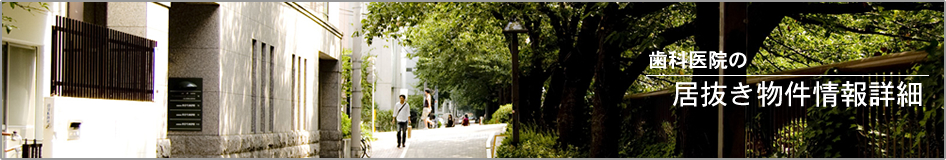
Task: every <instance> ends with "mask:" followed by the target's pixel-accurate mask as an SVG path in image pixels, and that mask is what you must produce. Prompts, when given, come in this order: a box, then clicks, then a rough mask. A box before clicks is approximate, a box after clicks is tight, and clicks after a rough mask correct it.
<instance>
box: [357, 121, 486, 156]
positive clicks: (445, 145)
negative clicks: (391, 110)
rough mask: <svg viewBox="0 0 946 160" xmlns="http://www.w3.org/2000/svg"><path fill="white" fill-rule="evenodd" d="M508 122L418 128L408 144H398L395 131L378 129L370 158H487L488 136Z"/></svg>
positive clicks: (408, 140)
mask: <svg viewBox="0 0 946 160" xmlns="http://www.w3.org/2000/svg"><path fill="white" fill-rule="evenodd" d="M504 126H505V124H493V125H470V126H465V127H464V126H458V127H453V128H435V129H419V130H418V129H415V130H413V133H412V134H413V135H412V137H411V138H410V139H407V142H406V143H407V147H405V148H397V142H396V141H397V137H396V136H395V134H396V132H379V133H375V134H374V135H375V137H376V138H378V140H376V141H373V142H371V147H372V148H371V152H370V155H371V158H402V157H401V156H402V155H403V156H404V157H403V158H486V143H485V142H486V140H487V139H488V138H489V137H491V136H492V135H493V134H495V133H496V132H501V131H502V128H503V127H504Z"/></svg>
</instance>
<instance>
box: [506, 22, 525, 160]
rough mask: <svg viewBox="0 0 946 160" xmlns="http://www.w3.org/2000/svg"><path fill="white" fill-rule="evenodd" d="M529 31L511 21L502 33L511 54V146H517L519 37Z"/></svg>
mask: <svg viewBox="0 0 946 160" xmlns="http://www.w3.org/2000/svg"><path fill="white" fill-rule="evenodd" d="M528 31H529V30H527V29H525V28H523V27H522V25H520V24H519V22H518V21H516V20H515V19H513V20H512V21H510V22H509V23H508V24H506V27H504V28H503V33H504V34H506V36H507V37H509V38H508V39H507V40H509V41H510V42H509V52H512V108H513V109H512V145H513V146H516V145H519V112H517V111H519V35H518V33H525V32H528Z"/></svg>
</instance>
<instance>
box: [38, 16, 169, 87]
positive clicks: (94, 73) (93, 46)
mask: <svg viewBox="0 0 946 160" xmlns="http://www.w3.org/2000/svg"><path fill="white" fill-rule="evenodd" d="M52 29H53V33H52V69H51V71H52V74H51V83H52V84H51V85H52V90H51V93H52V94H53V95H59V96H66V97H82V98H100V99H117V100H137V101H151V100H152V98H153V97H154V95H153V91H154V48H155V47H156V46H157V42H155V41H153V40H150V39H146V38H142V37H138V36H134V35H131V34H128V33H123V32H119V31H116V30H112V29H109V28H107V27H104V26H99V25H95V24H91V23H85V22H82V21H79V20H74V19H69V18H66V17H59V16H57V17H56V25H55V26H52Z"/></svg>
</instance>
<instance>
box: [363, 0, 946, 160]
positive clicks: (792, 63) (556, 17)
mask: <svg viewBox="0 0 946 160" xmlns="http://www.w3.org/2000/svg"><path fill="white" fill-rule="evenodd" d="M718 4H719V3H689V2H680V3H643V2H635V3H623V2H607V3H604V2H601V3H573V2H535V3H511V2H462V3H458V2H431V3H400V2H377V3H371V4H370V5H369V7H368V10H369V14H368V18H367V19H364V20H363V21H362V22H363V24H364V26H363V28H362V31H361V32H360V33H357V35H363V36H364V37H365V39H366V40H367V42H368V43H369V44H370V43H371V41H372V40H373V38H374V37H390V38H395V39H400V40H402V42H404V44H405V45H406V46H409V47H411V48H415V49H416V50H415V51H414V53H412V54H410V55H409V57H412V58H418V59H419V61H418V67H417V71H416V72H414V73H415V74H416V75H417V77H419V79H420V80H422V81H425V82H428V83H429V84H431V85H434V86H438V87H440V88H445V89H444V90H446V91H449V92H451V93H453V95H454V96H452V97H454V99H455V100H457V102H458V103H459V104H477V105H480V107H486V108H496V107H498V106H499V105H500V104H503V103H508V102H505V101H508V100H507V99H506V98H505V96H508V94H503V93H502V92H507V91H508V89H509V88H510V87H512V84H511V75H510V70H511V68H510V67H511V62H510V59H511V57H510V54H509V51H508V49H509V47H510V46H509V43H508V42H507V41H508V39H509V37H508V36H519V37H520V38H519V40H520V44H521V46H519V47H520V48H521V49H520V50H521V53H520V55H519V56H520V57H519V59H520V63H521V64H520V68H519V69H520V70H521V73H519V74H520V77H521V79H520V84H519V86H518V87H519V91H520V94H519V98H520V104H519V106H520V109H519V110H517V112H519V113H520V118H521V119H522V120H523V121H524V122H525V123H529V124H532V125H536V126H539V128H544V129H550V130H557V132H556V133H557V134H558V136H559V139H558V144H560V145H562V146H566V145H575V146H587V149H589V150H590V151H591V154H590V156H592V157H614V156H616V153H617V152H616V151H615V148H617V144H616V143H617V142H614V141H613V140H609V139H608V138H607V137H615V136H619V135H616V134H619V131H615V130H616V129H614V128H609V127H608V126H614V125H616V124H615V123H619V122H620V121H621V120H620V119H619V118H618V116H619V115H618V113H619V112H620V111H621V110H623V109H625V105H624V96H625V95H628V94H633V93H643V92H650V91H656V90H663V89H669V88H670V87H672V86H673V83H675V82H680V81H693V80H695V79H691V78H690V77H670V78H667V77H645V76H643V75H644V74H694V73H695V72H694V70H691V69H660V70H655V69H648V68H647V65H648V61H649V59H648V56H647V55H648V54H649V53H651V52H653V51H697V50H704V51H712V50H714V48H707V47H705V46H712V45H711V43H710V42H711V41H705V40H706V39H703V40H700V35H701V34H703V35H707V34H710V35H711V34H716V33H718V23H719V20H718V18H719V15H718V13H719V12H718V11H714V10H711V9H718V8H716V7H718ZM714 5H716V6H714ZM700 6H704V7H700ZM747 6H748V7H747V8H746V10H747V19H746V22H747V23H748V24H747V30H746V33H745V34H746V35H747V36H746V41H747V43H746V45H745V46H746V51H745V52H746V53H745V54H747V55H748V57H749V60H751V64H750V65H749V67H748V68H746V69H745V70H744V72H746V73H748V74H768V73H774V72H779V71H784V70H791V69H798V68H804V67H809V66H816V65H820V64H828V63H835V62H842V61H849V60H855V59H861V58H866V57H871V56H877V55H884V54H889V53H898V52H903V51H911V50H919V49H920V48H923V47H925V46H930V45H937V44H941V43H942V40H943V30H942V27H943V18H942V17H943V10H942V8H943V3H873V2H862V3H846V2H842V3H807V2H806V3H759V2H753V3H748V4H747ZM700 8H703V9H704V10H701V9H700ZM713 14H716V15H713ZM714 16H715V17H714ZM701 17H702V18H701ZM513 20H515V21H519V22H521V23H522V24H523V25H524V26H525V28H527V29H528V30H529V31H528V32H527V33H525V34H517V35H510V34H503V33H502V29H501V28H502V27H503V26H504V25H505V24H506V23H508V22H510V21H513ZM714 26H716V27H714ZM700 46H704V47H702V48H701V47H700ZM755 57H760V58H755ZM587 124H591V125H587ZM687 125H693V124H687ZM694 127H697V128H699V127H704V128H706V127H710V126H694ZM710 129H712V127H710ZM589 130H590V131H591V134H590V135H589V134H587V133H588V132H587V131H589ZM589 141H590V142H591V143H588V142H589ZM686 143H693V141H690V142H686ZM690 146H694V145H690ZM684 150H688V149H684ZM698 152H699V151H693V152H687V153H685V154H690V153H698ZM707 153H709V152H707ZM685 156H689V157H702V156H705V155H694V154H690V155H685Z"/></svg>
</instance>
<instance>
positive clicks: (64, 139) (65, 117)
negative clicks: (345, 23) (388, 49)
mask: <svg viewBox="0 0 946 160" xmlns="http://www.w3.org/2000/svg"><path fill="white" fill-rule="evenodd" d="M34 5H35V3H34ZM3 7H4V10H3V12H4V15H5V16H11V17H13V18H15V19H16V21H17V22H16V25H17V26H18V27H19V28H21V29H19V30H14V31H13V32H11V33H9V34H7V33H4V34H3V43H4V50H3V53H4V54H3V55H4V56H3V58H4V59H3V61H2V62H3V64H2V65H0V66H3V69H2V73H3V75H6V76H4V78H2V80H3V82H2V83H3V84H4V85H2V86H4V88H2V89H0V90H2V91H3V92H2V94H3V95H4V98H3V104H4V105H3V107H4V108H3V109H4V113H5V114H3V116H4V118H3V119H4V121H3V122H4V128H3V132H4V140H3V142H4V144H3V147H5V148H4V149H7V148H14V147H15V146H17V145H19V144H22V143H24V140H38V142H41V143H42V144H43V148H42V151H43V152H42V153H43V154H42V156H43V157H44V158H109V157H111V158H122V157H138V158H154V157H157V158H161V157H170V158H188V157H195V158H198V157H199V158H211V157H219V158H303V157H343V156H342V148H343V146H342V140H341V137H342V134H341V131H340V128H339V127H340V125H339V117H340V110H339V108H340V107H341V106H340V105H339V102H340V101H339V100H340V95H341V92H340V83H341V80H340V77H341V76H340V72H339V69H340V68H341V67H340V66H339V65H340V64H341V63H339V62H338V59H339V54H340V52H341V43H342V39H343V37H345V36H343V35H344V33H343V32H341V31H339V29H338V27H336V26H338V25H339V23H342V22H340V21H338V19H340V18H333V16H338V15H339V13H337V12H336V11H337V10H335V9H330V8H333V7H336V6H333V5H332V4H330V3H328V2H285V3H284V2H226V3H223V2H222V3H214V2H180V3H179V2H174V3H158V2H50V3H49V11H48V12H40V13H32V14H31V13H29V12H26V11H25V10H22V9H12V8H10V7H9V6H8V5H4V6H3ZM57 17H65V18H69V19H74V20H77V21H81V23H80V22H71V21H70V23H76V24H80V25H82V26H89V27H86V28H95V27H92V26H96V25H97V26H102V27H103V28H106V29H98V30H94V31H99V30H101V31H106V30H114V31H115V33H114V34H116V35H118V34H120V35H129V36H124V38H131V39H133V40H137V41H141V42H153V44H156V45H155V46H153V47H151V48H140V47H139V48H137V49H144V50H153V51H152V52H153V53H152V55H149V56H144V57H141V56H139V57H137V58H142V59H143V60H145V62H149V63H145V64H129V65H128V66H126V67H123V66H122V65H125V64H121V65H113V66H109V65H108V64H110V62H105V61H103V62H102V63H101V64H106V65H105V66H104V67H94V66H96V65H93V64H82V63H78V64H74V62H73V63H70V64H73V66H62V64H60V63H61V62H59V61H58V60H57V59H62V58H63V57H62V56H65V58H70V57H69V56H72V55H71V54H72V52H76V53H83V56H84V57H91V59H95V58H98V59H99V60H103V59H104V60H108V59H109V58H108V57H107V56H106V55H114V54H119V53H124V52H137V51H138V50H135V49H131V51H127V50H128V49H126V50H121V49H109V50H98V49H95V48H90V49H84V50H81V51H72V50H70V49H69V48H68V47H69V46H70V45H73V44H72V43H77V44H97V42H92V41H87V40H85V39H78V40H69V41H68V42H64V41H62V40H58V39H55V38H56V35H63V34H69V35H73V33H72V32H73V31H71V30H67V31H61V29H57V28H63V27H59V26H57V25H58V23H59V21H57V20H60V19H59V18H57ZM99 33H100V32H94V33H88V35H95V34H99ZM108 33H112V31H109V32H108ZM348 33H349V34H350V32H348ZM76 35H78V34H76ZM51 37H52V38H51ZM80 37H81V36H80ZM92 37H94V36H92ZM136 38H137V39H136ZM87 39H88V38H87ZM109 41H113V40H109ZM145 44H148V43H145ZM60 45H65V46H66V48H58V47H56V46H60ZM123 51H124V52H123ZM93 53H94V54H93ZM149 53H151V52H149ZM99 55H101V56H99ZM80 57H82V56H80ZM71 58H75V57H71ZM96 62H97V61H96ZM116 64H117V63H116ZM90 66H93V67H90ZM129 66H130V67H129ZM135 67H144V68H141V69H143V70H142V71H150V73H151V74H140V75H142V77H143V78H140V79H134V82H135V84H140V85H139V86H147V87H148V88H147V89H146V90H143V91H147V93H141V94H139V95H142V96H139V98H137V99H133V100H129V99H127V98H125V99H123V98H110V96H112V95H108V94H99V95H101V96H99V97H94V96H93V97H83V96H75V95H72V94H60V95H57V94H59V93H67V92H57V90H58V88H57V87H61V86H62V85H64V84H67V85H68V83H66V81H62V80H58V79H57V78H61V77H62V76H61V75H60V74H64V75H67V76H68V75H73V74H78V73H74V72H77V71H82V70H75V69H72V68H78V69H88V70H103V69H115V70H122V69H123V68H135ZM148 67H151V68H148ZM64 68H65V69H64ZM103 71H104V70H103ZM99 74H100V75H96V77H99V78H97V79H96V78H93V80H90V81H101V82H110V81H111V79H120V77H122V76H115V75H112V76H109V75H110V74H102V73H99ZM149 76H150V77H149ZM177 78H199V79H201V83H200V84H198V85H199V86H202V90H200V91H201V92H200V95H201V96H200V97H199V99H200V100H201V101H200V103H199V104H201V108H200V110H199V111H198V112H197V113H196V115H198V117H199V118H197V120H196V121H195V122H194V123H189V124H195V125H193V126H195V127H196V128H192V129H193V130H176V129H169V128H174V126H176V125H180V124H179V123H177V122H176V121H171V120H170V119H172V118H175V117H178V116H181V115H182V114H181V113H179V112H173V111H169V105H172V104H171V103H170V102H169V101H170V100H172V99H174V98H175V97H180V95H178V94H179V91H172V90H170V89H169V88H174V86H175V85H177V84H169V81H170V80H173V79H177ZM51 79H52V80H51ZM142 82H147V84H143V83H142ZM66 88H67V89H68V87H66ZM100 88H108V86H102V87H100ZM51 90H52V91H53V93H50V92H49V91H51ZM138 92H141V91H138ZM90 93H96V94H98V93H99V92H97V90H93V91H91V92H90ZM103 93H104V92H103ZM169 94H170V95H169ZM142 97H143V98H142ZM169 97H171V98H169ZM191 115H193V114H191ZM80 126H81V127H80ZM14 131H16V132H17V136H19V137H18V138H19V139H16V138H14V136H9V135H7V133H12V132H14ZM80 133H81V134H80ZM80 135H81V136H80ZM14 140H17V141H14ZM103 142H104V143H103ZM4 156H7V157H13V156H15V155H9V154H5V155H4Z"/></svg>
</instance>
